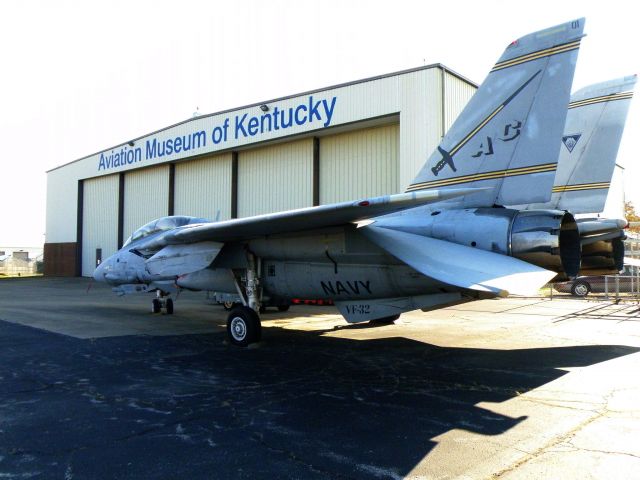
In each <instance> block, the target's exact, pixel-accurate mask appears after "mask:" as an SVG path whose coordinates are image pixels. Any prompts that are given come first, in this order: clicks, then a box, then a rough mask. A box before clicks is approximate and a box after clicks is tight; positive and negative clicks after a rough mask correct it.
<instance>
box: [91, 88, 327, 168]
mask: <svg viewBox="0 0 640 480" xmlns="http://www.w3.org/2000/svg"><path fill="white" fill-rule="evenodd" d="M336 102H337V97H335V96H334V97H331V98H330V99H326V98H325V99H322V100H318V99H317V98H314V97H313V95H309V97H307V98H306V99H305V100H304V101H302V102H300V103H298V104H297V105H293V106H290V107H285V108H281V107H279V106H277V105H276V106H274V107H273V110H272V111H270V112H263V113H261V114H260V115H251V114H250V113H243V114H238V115H236V116H235V117H234V118H233V120H232V119H231V118H229V117H227V118H225V119H224V121H223V122H222V123H221V124H219V125H216V126H214V127H213V128H211V129H210V130H208V131H205V130H200V131H197V132H192V133H187V134H185V135H178V136H176V137H173V138H167V139H164V140H162V139H158V138H155V137H152V138H149V139H147V140H146V141H145V145H144V159H145V160H155V159H161V158H163V157H165V156H169V155H173V154H179V153H184V152H191V151H193V152H192V153H193V154H197V152H195V151H194V150H198V149H201V148H205V147H206V146H207V142H208V141H210V142H211V144H213V145H221V144H225V143H226V142H227V141H228V140H229V139H230V132H229V130H230V126H231V125H232V123H233V132H232V134H233V137H232V138H233V139H234V140H242V139H245V138H250V137H255V136H256V135H263V134H267V133H271V132H274V131H278V130H286V129H288V128H291V127H293V126H294V125H297V126H303V125H309V126H314V125H313V124H314V123H315V124H317V125H315V127H316V128H320V127H321V126H322V127H324V128H326V127H328V126H329V125H331V122H332V120H333V114H334V113H335V107H336ZM142 150H143V149H142V148H141V147H136V148H127V147H126V146H123V147H122V148H120V150H111V152H110V153H108V152H103V153H101V154H100V159H99V160H98V170H99V171H100V170H110V169H114V168H119V167H127V166H130V165H133V164H135V163H137V162H141V161H142V153H143V152H142Z"/></svg>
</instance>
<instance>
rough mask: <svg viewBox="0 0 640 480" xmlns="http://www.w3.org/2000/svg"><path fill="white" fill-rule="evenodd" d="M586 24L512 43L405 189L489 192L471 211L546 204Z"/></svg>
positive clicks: (474, 200)
mask: <svg viewBox="0 0 640 480" xmlns="http://www.w3.org/2000/svg"><path fill="white" fill-rule="evenodd" d="M583 27H584V19H580V20H576V21H573V22H569V23H566V24H563V25H560V26H558V27H554V28H550V29H547V30H542V31H540V32H537V33H533V34H530V35H527V36H525V37H523V38H521V39H520V40H518V41H516V42H513V43H512V44H511V45H509V47H508V48H507V49H506V50H505V52H504V53H503V55H502V57H500V59H499V60H498V63H497V64H496V65H495V66H494V68H493V69H492V70H491V72H490V73H489V75H488V76H487V78H486V79H485V81H484V82H483V83H482V85H481V86H480V88H479V89H478V91H477V92H476V93H475V95H474V96H473V97H472V98H471V100H470V101H469V103H468V104H467V106H466V107H465V108H464V110H463V111H462V113H461V114H460V115H459V117H458V118H457V119H456V121H455V122H454V124H453V126H452V127H451V128H450V129H449V131H448V132H447V135H446V136H445V137H444V139H443V140H442V142H441V144H440V146H439V147H438V149H437V150H436V151H435V152H434V153H433V154H432V155H431V157H430V158H429V160H428V161H427V163H426V164H425V165H424V166H423V167H422V169H421V171H420V173H419V174H418V176H417V177H416V179H415V180H414V182H413V183H412V184H411V185H410V186H409V187H408V188H407V191H416V190H423V189H429V188H441V189H447V188H455V187H457V186H461V185H462V186H474V187H489V188H488V189H487V190H486V191H485V192H482V193H478V194H475V195H473V196H469V197H465V198H464V199H463V200H462V201H461V203H462V204H463V205H464V206H469V207H471V206H474V207H480V206H491V205H494V204H502V205H505V204H515V203H530V202H541V201H546V200H548V199H549V197H550V195H551V188H552V185H553V180H554V177H555V170H556V165H557V160H558V150H559V148H560V140H561V137H562V132H563V129H564V124H565V117H566V114H567V110H566V107H567V105H568V103H569V94H570V89H571V82H572V79H573V73H574V70H575V63H576V58H577V52H578V48H579V46H580V39H581V38H582V31H583Z"/></svg>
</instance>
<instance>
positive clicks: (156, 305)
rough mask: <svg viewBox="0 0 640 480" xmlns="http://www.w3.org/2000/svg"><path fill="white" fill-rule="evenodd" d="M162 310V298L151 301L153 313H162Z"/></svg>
mask: <svg viewBox="0 0 640 480" xmlns="http://www.w3.org/2000/svg"><path fill="white" fill-rule="evenodd" d="M160 310H162V303H160V299H158V298H154V299H153V300H152V301H151V313H160Z"/></svg>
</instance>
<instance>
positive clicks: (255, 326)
mask: <svg viewBox="0 0 640 480" xmlns="http://www.w3.org/2000/svg"><path fill="white" fill-rule="evenodd" d="M261 336H262V327H261V325H260V317H259V316H258V314H257V313H256V312H255V311H253V310H252V309H251V308H249V307H244V306H242V307H236V308H234V309H233V310H232V311H231V313H230V314H229V316H228V317H227V338H228V339H229V342H230V343H231V344H232V345H236V346H238V347H246V346H248V345H250V344H252V343H256V342H259V341H260V337H261Z"/></svg>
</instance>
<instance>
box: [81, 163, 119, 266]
mask: <svg viewBox="0 0 640 480" xmlns="http://www.w3.org/2000/svg"><path fill="white" fill-rule="evenodd" d="M118 185H119V181H118V175H117V174H116V175H108V176H106V177H98V178H92V179H89V180H85V181H84V187H83V191H84V194H83V205H82V212H83V219H82V275H83V276H91V275H93V270H94V269H95V266H96V248H101V249H102V259H103V260H104V259H105V258H107V257H108V256H109V255H112V254H114V253H115V252H116V250H118Z"/></svg>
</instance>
